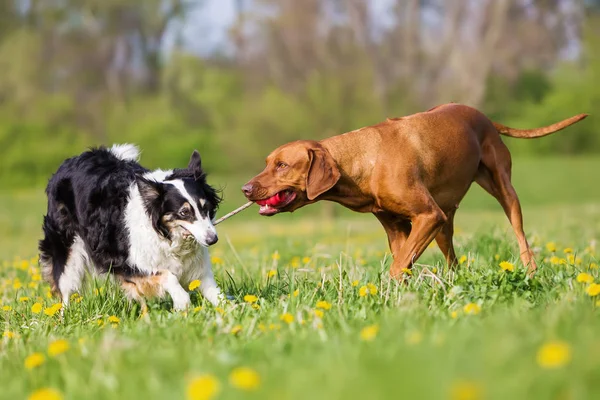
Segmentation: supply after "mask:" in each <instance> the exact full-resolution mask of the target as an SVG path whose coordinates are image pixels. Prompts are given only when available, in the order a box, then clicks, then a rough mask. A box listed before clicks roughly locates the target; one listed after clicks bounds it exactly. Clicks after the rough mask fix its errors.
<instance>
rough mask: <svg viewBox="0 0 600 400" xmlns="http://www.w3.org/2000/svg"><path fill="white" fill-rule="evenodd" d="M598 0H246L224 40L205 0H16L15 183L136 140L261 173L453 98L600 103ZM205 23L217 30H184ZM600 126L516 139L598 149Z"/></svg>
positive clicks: (526, 120)
mask: <svg viewBox="0 0 600 400" xmlns="http://www.w3.org/2000/svg"><path fill="white" fill-rule="evenodd" d="M598 3H599V2H597V1H582V0H544V1H522V0H494V1H492V0H484V1H471V0H461V1H454V2H445V1H441V0H385V1H377V2H369V1H367V0H351V1H343V2H342V1H339V0H304V1H302V2H298V1H294V0H237V1H235V3H234V5H235V10H236V15H235V19H234V21H233V22H232V23H231V25H230V26H229V30H228V32H227V36H226V37H225V39H224V40H223V41H222V43H212V42H211V40H212V39H210V35H209V33H210V31H211V29H212V28H211V26H210V25H208V24H207V23H206V21H205V19H203V15H204V14H205V12H206V11H205V10H206V2H205V1H202V0H190V1H185V0H110V1H105V0H60V1H58V0H57V1H42V0H30V1H18V0H13V1H9V0H7V1H3V2H1V4H0V70H1V71H2V74H0V149H2V150H1V152H2V157H0V185H1V187H2V188H14V187H31V186H36V187H39V186H42V185H43V184H44V183H45V181H46V180H47V178H48V177H49V175H50V173H51V172H52V171H54V170H55V169H56V168H57V166H58V165H59V164H60V162H61V161H62V160H63V159H64V158H66V157H68V156H72V155H74V154H78V153H79V152H81V151H82V150H83V149H84V148H85V147H87V146H90V145H98V144H109V143H112V142H124V141H129V142H135V143H137V144H139V145H140V146H141V148H142V149H143V150H144V155H143V161H144V163H145V164H147V165H148V166H150V167H158V166H161V167H175V166H181V165H182V164H183V163H184V162H185V161H186V160H187V157H188V155H189V153H191V151H192V150H193V149H194V148H198V149H200V150H201V152H202V154H203V157H204V162H205V165H207V167H208V169H209V170H210V171H212V172H217V173H219V174H229V173H232V172H235V171H241V170H243V171H249V173H248V175H251V173H252V172H254V171H255V170H258V169H260V167H261V166H262V159H263V158H264V156H265V155H266V154H268V152H269V151H270V150H271V149H272V148H274V147H275V146H276V145H278V144H281V143H284V142H286V141H289V140H293V139H298V138H317V139H319V138H323V137H327V136H330V135H334V134H338V133H342V132H345V131H348V130H352V129H356V128H358V127H361V126H365V125H368V124H373V123H376V122H378V121H380V120H382V119H384V118H385V117H387V116H402V115H406V114H409V113H412V112H417V111H421V110H424V109H427V108H429V107H431V106H434V105H436V104H439V103H443V102H448V101H458V102H464V103H467V104H470V105H473V106H476V107H479V108H481V109H482V110H484V111H485V112H486V113H487V114H488V115H490V116H491V117H493V118H494V119H497V120H499V121H502V122H503V123H506V124H509V125H514V126H516V127H534V126H540V125H544V124H549V123H552V122H555V121H556V120H559V119H562V118H566V117H568V116H571V115H573V114H577V113H581V112H588V113H594V112H595V111H596V109H598V105H599V104H600V90H598V87H600V14H599V7H598ZM199 24H207V26H206V27H202V28H203V30H204V31H205V32H206V33H207V34H206V36H205V37H203V36H200V37H198V36H194V37H193V38H190V37H189V35H185V32H186V30H189V29H190V26H194V25H199ZM202 45H206V46H204V47H202ZM198 48H211V49H212V50H210V51H207V50H204V51H198V50H197V49H198ZM599 128H600V119H598V118H590V119H588V120H586V121H585V122H583V123H581V124H578V125H577V126H576V127H574V128H572V129H570V130H569V131H568V132H565V133H561V134H559V135H555V136H553V137H550V138H548V139H545V140H540V141H535V142H534V143H531V142H527V141H521V142H517V141H514V140H513V141H510V145H511V146H512V147H514V150H515V153H516V154H532V155H546V154H552V153H554V154H560V155H573V154H580V153H597V152H598V151H600V135H598V134H597V132H598V130H599Z"/></svg>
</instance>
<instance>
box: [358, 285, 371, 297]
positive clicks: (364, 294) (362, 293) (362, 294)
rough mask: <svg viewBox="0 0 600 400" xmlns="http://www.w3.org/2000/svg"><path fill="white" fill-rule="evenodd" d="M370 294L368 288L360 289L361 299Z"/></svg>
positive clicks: (362, 287)
mask: <svg viewBox="0 0 600 400" xmlns="http://www.w3.org/2000/svg"><path fill="white" fill-rule="evenodd" d="M368 294H369V289H368V288H367V287H366V286H361V287H360V289H358V295H359V296H360V297H365V296H366V295H368Z"/></svg>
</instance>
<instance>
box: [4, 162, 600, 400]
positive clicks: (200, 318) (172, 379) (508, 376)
mask: <svg viewBox="0 0 600 400" xmlns="http://www.w3.org/2000/svg"><path fill="white" fill-rule="evenodd" d="M599 169H600V160H595V159H577V160H561V159H549V160H541V161H529V160H517V161H515V170H514V181H515V186H516V188H517V191H518V193H519V194H520V196H521V198H522V201H523V206H524V213H525V227H526V231H527V233H528V236H529V238H530V240H531V242H532V244H533V246H534V248H535V252H536V259H537V260H538V264H539V266H540V270H539V272H538V273H537V274H536V275H535V277H534V278H533V279H528V278H527V277H526V276H525V274H524V271H523V268H522V266H521V265H520V264H519V261H518V255H517V253H518V252H517V246H516V242H515V240H514V237H513V234H512V230H511V228H510V226H509V225H508V222H507V221H506V218H505V217H504V216H503V214H502V213H501V211H500V208H499V206H498V205H496V204H495V201H494V200H493V199H491V198H489V197H488V196H487V195H485V194H484V193H482V192H481V190H479V189H478V188H473V190H472V193H470V194H469V197H468V198H467V199H466V200H465V201H464V203H463V205H462V206H461V209H460V210H459V213H458V214H457V227H458V229H457V234H456V238H455V244H456V248H457V253H458V254H459V257H461V260H462V263H461V266H460V267H459V268H458V269H457V270H456V271H454V272H452V271H448V270H447V269H446V268H445V266H444V265H443V262H442V257H441V254H440V253H439V250H438V249H437V248H435V247H432V248H431V249H428V250H427V252H426V253H425V255H424V256H423V257H422V258H421V259H420V260H419V264H418V265H416V266H415V267H414V269H413V276H412V278H411V279H410V281H409V283H408V284H407V285H397V284H396V283H395V282H391V281H390V280H389V278H388V275H387V270H388V266H389V261H390V257H389V253H388V249H387V242H386V239H385V236H384V234H383V232H382V229H381V228H380V227H379V226H378V224H377V223H376V221H375V220H374V218H373V217H372V216H368V215H363V216H361V215H358V214H351V213H347V212H343V211H342V212H340V213H339V218H337V219H336V220H333V221H330V220H323V219H322V218H320V209H319V207H317V206H315V207H312V208H310V207H309V208H307V209H306V210H302V211H299V212H297V213H294V214H292V215H286V216H283V215H282V216H277V217H274V218H270V219H266V218H258V217H256V216H255V215H254V214H256V209H254V208H253V209H251V210H250V211H247V212H246V214H247V215H243V216H240V217H236V218H234V219H232V220H230V221H227V222H225V223H224V224H223V225H222V226H219V234H220V238H221V239H220V242H219V243H218V244H217V245H216V246H214V247H213V248H212V250H211V254H212V256H213V261H214V263H215V266H214V269H215V272H216V275H217V280H218V281H219V282H220V284H221V286H222V287H223V288H224V289H225V291H226V292H227V293H229V294H230V295H232V296H233V297H234V298H235V300H232V301H231V302H229V303H228V304H225V305H223V306H222V307H219V308H214V307H212V306H211V305H210V304H208V303H206V302H204V301H203V299H202V298H201V297H200V296H199V295H194V296H193V299H194V301H193V302H194V308H193V309H190V310H189V311H188V312H187V313H174V312H172V311H170V307H171V305H170V302H169V301H168V300H165V301H154V302H153V303H151V310H150V312H149V314H148V316H147V317H146V318H140V316H139V309H138V307H137V306H132V305H129V304H128V303H127V302H126V301H124V300H123V299H122V297H121V296H120V293H119V291H118V289H116V288H115V287H114V286H113V285H112V284H111V283H110V282H106V281H104V280H97V281H94V282H89V283H88V285H87V286H86V288H85V290H84V291H83V292H82V293H80V295H79V296H76V298H74V299H73V302H72V305H71V306H70V307H69V308H68V309H67V310H65V312H64V316H63V317H62V318H61V317H60V312H59V311H58V309H57V308H56V307H54V308H53V305H54V304H55V303H57V302H58V300H57V299H53V298H50V297H48V286H47V285H46V284H44V283H42V282H40V281H39V278H40V277H39V269H38V267H37V263H36V260H35V259H34V257H35V255H36V253H35V248H36V241H37V239H38V238H39V229H40V227H39V225H40V218H41V215H42V214H43V212H44V207H45V205H44V197H43V192H42V191H26V192H20V193H5V194H0V204H1V205H2V207H0V210H1V211H0V254H2V255H3V256H0V259H4V260H5V261H4V263H3V266H2V269H1V270H0V332H3V335H2V336H3V337H2V338H1V339H0V398H1V399H4V398H6V399H22V398H27V397H28V396H30V395H32V394H36V395H37V396H38V397H32V398H35V399H37V400H41V399H46V400H50V399H58V398H65V399H115V398H123V399H125V398H127V399H129V398H136V399H137V398H144V399H147V400H150V399H166V398H169V399H171V398H173V399H177V398H180V399H184V398H186V397H187V398H190V399H208V398H222V399H238V398H257V399H258V398H261V399H305V398H306V399H308V398H310V399H312V398H315V399H317V398H318V399H320V398H323V399H338V398H340V399H341V398H362V399H388V398H389V399H396V398H407V399H457V400H458V399H463V400H467V399H507V398H512V399H595V398H600V336H599V335H598V332H600V318H599V317H600V311H599V307H600V303H598V300H600V295H599V293H600V285H595V284H593V283H592V282H591V281H592V280H593V281H596V282H600V276H599V275H600V271H599V270H598V267H597V265H598V261H597V255H598V254H599V253H600V249H598V245H597V243H596V240H597V238H598V237H599V233H600V201H598V199H599V198H600V186H598V185H596V184H595V181H594V180H593V178H592V176H593V171H597V170H599ZM233 181H235V184H233V183H232V184H229V185H228V186H227V188H226V189H225V196H226V199H227V201H226V203H225V204H224V205H223V208H222V213H224V212H227V211H228V210H229V209H232V208H234V207H236V206H237V205H238V204H241V202H242V201H243V200H242V199H241V197H240V196H239V194H238V193H237V187H239V183H240V182H242V181H243V178H242V179H240V180H239V182H238V180H233ZM212 182H213V183H216V182H217V183H218V179H216V178H213V179H212ZM251 214H252V215H251ZM502 262H505V263H502ZM501 264H502V265H503V266H504V268H505V269H503V268H501V267H500V265H501ZM513 266H514V269H513V270H512V271H511V269H512V267H513ZM193 292H194V293H197V290H194V291H193ZM597 292H598V293H597ZM596 295H598V296H596ZM38 304H39V305H38ZM48 388H50V389H53V391H41V392H38V393H36V391H37V390H39V389H48ZM53 396H55V397H53ZM56 396H58V397H56Z"/></svg>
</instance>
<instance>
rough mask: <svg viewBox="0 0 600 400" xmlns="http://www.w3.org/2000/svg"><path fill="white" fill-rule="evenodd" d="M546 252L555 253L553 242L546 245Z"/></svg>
mask: <svg viewBox="0 0 600 400" xmlns="http://www.w3.org/2000/svg"><path fill="white" fill-rule="evenodd" d="M546 250H548V251H549V252H550V253H554V252H556V243H554V242H548V243H546Z"/></svg>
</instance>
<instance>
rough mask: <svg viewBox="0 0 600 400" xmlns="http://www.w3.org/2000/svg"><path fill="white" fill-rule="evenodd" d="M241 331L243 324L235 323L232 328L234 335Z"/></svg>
mask: <svg viewBox="0 0 600 400" xmlns="http://www.w3.org/2000/svg"><path fill="white" fill-rule="evenodd" d="M241 331H242V326H241V325H235V326H234V327H233V328H231V334H232V335H236V334H238V333H240V332H241Z"/></svg>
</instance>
